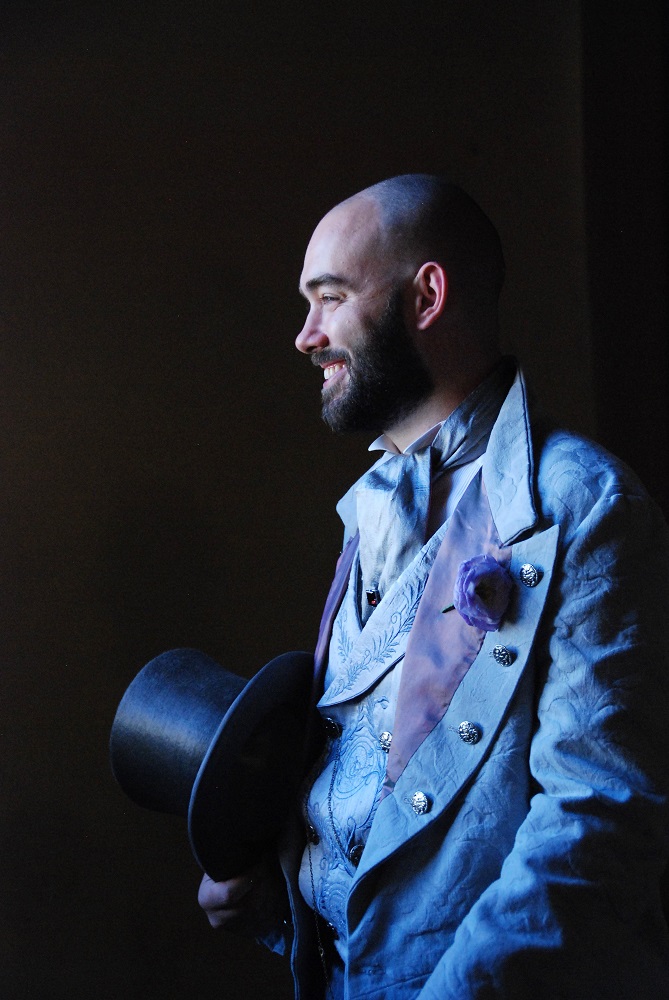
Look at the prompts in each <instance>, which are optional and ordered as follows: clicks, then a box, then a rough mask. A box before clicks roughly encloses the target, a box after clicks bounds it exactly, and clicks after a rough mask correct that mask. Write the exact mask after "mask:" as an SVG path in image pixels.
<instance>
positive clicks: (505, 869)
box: [419, 488, 669, 1000]
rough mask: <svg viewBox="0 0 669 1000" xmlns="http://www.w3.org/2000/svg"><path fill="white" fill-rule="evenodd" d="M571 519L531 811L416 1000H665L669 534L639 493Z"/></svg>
mask: <svg viewBox="0 0 669 1000" xmlns="http://www.w3.org/2000/svg"><path fill="white" fill-rule="evenodd" d="M563 514H564V520H563V524H564V531H563V539H562V546H563V548H562V552H563V558H562V563H561V569H560V571H559V572H558V574H557V577H556V579H555V580H554V585H555V589H554V593H553V596H552V598H549V604H548V606H547V609H546V612H547V613H546V618H545V620H544V626H543V628H542V633H541V634H542V635H543V638H541V637H539V638H538V639H537V648H536V651H535V663H536V668H537V676H538V685H539V693H538V702H537V723H536V732H535V735H534V738H533V740H532V745H531V753H530V770H531V773H532V778H533V782H534V787H533V791H534V794H533V796H532V799H531V804H530V809H529V812H528V814H527V817H526V819H525V821H524V822H523V823H522V825H521V826H520V828H519V830H518V833H517V836H516V839H515V843H514V846H513V849H512V851H511V852H510V853H509V855H508V856H507V857H506V859H505V861H504V864H503V866H502V869H501V873H500V876H499V878H498V879H497V880H496V881H495V882H493V883H492V884H491V885H490V886H489V887H488V888H487V889H486V890H485V891H484V892H483V893H482V895H481V896H480V897H479V899H478V900H477V902H476V903H475V904H474V906H473V907H472V908H471V910H470V911H469V913H468V914H467V916H466V917H465V919H464V920H463V921H462V923H461V924H460V926H459V928H458V930H457V932H456V935H455V937H454V939H453V941H452V944H451V946H450V947H449V948H448V950H447V951H446V952H445V954H444V955H443V956H442V957H441V959H440V961H439V963H438V964H437V966H436V968H435V969H434V971H433V973H432V975H431V976H430V978H429V979H428V981H427V983H426V984H425V986H424V987H423V989H422V991H421V992H420V994H419V997H420V1000H436V998H440V1000H445V998H453V1000H455V998H457V1000H492V998H502V997H503V998H510V1000H511V998H512V1000H521V998H525V997H528V998H529V997H540V998H541V1000H553V998H554V1000H558V998H560V1000H565V998H574V1000H576V998H582V997H587V998H588V1000H594V998H600V997H601V998H604V997H606V998H607V1000H613V998H621V1000H622V998H629V997H631V996H635V997H636V998H644V1000H645V998H650V997H653V998H655V997H657V996H669V965H668V959H667V928H666V924H665V923H664V920H663V918H662V915H661V906H660V899H659V883H660V877H661V874H662V872H663V870H664V867H665V865H666V858H667V829H668V820H667V790H668V780H667V771H668V767H669V663H668V658H667V648H668V644H669V638H668V637H667V634H666V632H667V629H666V623H667V612H668V610H669V601H668V590H667V574H668V571H669V546H668V544H667V532H666V525H665V524H664V521H663V519H662V518H661V516H660V515H659V513H658V512H657V511H656V510H655V508H654V506H653V505H652V504H651V503H650V502H649V501H648V499H647V498H646V497H645V495H644V494H643V493H642V491H641V490H640V489H639V490H638V491H637V490H635V489H634V488H633V489H632V490H631V491H630V490H629V489H628V490H626V491H625V492H624V493H623V492H621V491H619V490H618V489H617V488H608V489H607V490H605V491H604V492H603V494H602V495H601V496H600V497H599V498H598V499H593V500H592V501H591V503H590V505H589V507H588V509H587V510H586V511H585V512H584V513H583V512H581V513H580V514H577V515H576V516H575V517H574V516H573V511H570V510H569V509H568V498H567V501H565V509H564V511H563Z"/></svg>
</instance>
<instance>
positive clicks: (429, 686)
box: [384, 472, 511, 794]
mask: <svg viewBox="0 0 669 1000" xmlns="http://www.w3.org/2000/svg"><path fill="white" fill-rule="evenodd" d="M476 555H490V556H492V557H493V558H494V559H496V560H497V561H498V562H499V563H501V564H502V565H507V564H508V562H509V560H510V557H511V552H510V549H509V548H508V547H503V546H502V545H501V542H500V539H499V535H498V534H497V529H496V527H495V523H494V521H493V519H492V516H491V513H490V507H489V506H488V500H487V497H486V491H485V487H484V485H483V480H482V477H481V473H480V472H479V473H478V474H477V475H476V476H475V477H474V479H473V480H472V482H471V483H470V484H469V486H468V488H467V490H466V491H465V494H464V496H463V497H462V499H461V501H460V503H459V504H458V506H457V508H456V510H455V511H454V512H453V514H452V516H451V519H450V521H449V524H448V529H447V531H446V535H445V538H444V541H443V542H442V544H441V547H440V549H439V552H438V554H437V557H436V559H435V562H434V565H433V566H432V570H431V572H430V576H429V579H428V581H427V584H426V587H425V591H424V593H423V596H422V598H421V602H420V605H419V607H418V612H417V614H416V619H415V623H414V627H413V628H412V630H411V635H410V636H409V641H408V643H407V649H406V654H405V657H404V666H403V668H402V681H401V684H400V689H399V695H398V700H397V710H396V714H395V726H394V732H393V742H392V746H391V748H390V752H389V754H388V767H387V775H386V782H385V785H384V794H387V793H388V792H389V791H391V790H392V788H393V786H394V784H395V782H396V781H397V779H398V778H399V776H400V774H401V773H402V771H403V770H404V767H405V766H406V763H407V761H408V760H409V758H410V757H411V755H412V754H413V753H414V752H415V750H416V749H417V748H418V747H419V746H420V744H421V743H422V742H423V740H424V739H425V737H426V736H427V735H428V733H430V732H431V731H432V730H433V729H434V727H435V726H436V725H437V723H438V722H439V720H440V719H441V718H442V717H443V715H444V713H445V712H446V709H447V708H448V706H449V704H450V702H451V699H452V697H453V694H454V692H455V690H456V688H457V687H458V685H459V684H460V682H461V680H462V678H463V677H464V675H465V674H466V672H467V671H468V670H469V667H470V666H471V664H472V663H473V661H474V659H475V658H476V656H477V655H478V652H479V650H480V648H481V644H482V643H483V640H484V638H485V632H484V631H483V630H482V629H479V628H476V627H474V626H472V625H468V624H467V622H466V621H465V620H464V618H462V616H461V615H460V614H458V612H457V611H455V610H451V611H448V612H446V613H444V611H443V609H444V608H445V607H446V606H448V605H450V604H452V600H453V590H454V588H455V581H456V577H457V575H458V570H459V567H460V564H461V563H462V562H464V561H465V560H466V559H469V558H471V557H472V556H476Z"/></svg>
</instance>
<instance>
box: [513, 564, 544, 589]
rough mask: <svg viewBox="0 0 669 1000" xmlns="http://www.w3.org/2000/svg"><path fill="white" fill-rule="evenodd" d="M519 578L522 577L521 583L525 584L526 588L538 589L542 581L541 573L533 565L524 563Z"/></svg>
mask: <svg viewBox="0 0 669 1000" xmlns="http://www.w3.org/2000/svg"><path fill="white" fill-rule="evenodd" d="M518 576H519V577H520V582H521V583H524V584H525V586H526V587H536V585H537V584H538V583H539V580H540V579H541V573H540V572H539V570H538V569H537V567H536V566H533V565H532V563H524V564H523V565H522V566H521V567H520V570H519V572H518Z"/></svg>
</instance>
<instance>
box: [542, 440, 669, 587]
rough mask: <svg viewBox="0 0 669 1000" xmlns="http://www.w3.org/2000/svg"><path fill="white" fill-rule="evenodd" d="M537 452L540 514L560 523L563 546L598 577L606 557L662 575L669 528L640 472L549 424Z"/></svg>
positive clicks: (668, 549)
mask: <svg viewBox="0 0 669 1000" xmlns="http://www.w3.org/2000/svg"><path fill="white" fill-rule="evenodd" d="M534 449H535V450H534V454H535V497H536V501H537V507H538V512H539V516H540V519H541V521H542V522H543V523H544V524H547V523H548V524H556V523H557V524H559V525H560V534H561V541H562V545H563V546H564V547H566V548H570V547H573V548H574V550H575V551H578V552H580V553H581V556H582V557H587V559H586V561H587V563H588V564H589V565H590V568H591V569H592V570H593V572H594V573H595V574H596V573H599V574H601V573H602V572H603V564H602V563H601V559H602V558H604V556H606V559H607V561H608V560H614V561H617V560H621V559H622V560H623V562H627V564H628V568H629V569H630V570H632V567H633V566H636V572H638V570H639V568H640V567H641V566H642V565H644V566H645V567H646V568H647V570H648V571H650V567H653V568H654V573H653V575H657V574H658V573H659V572H660V566H659V565H658V564H659V563H660V562H663V563H664V561H666V560H667V559H669V529H668V528H667V524H666V522H665V520H664V517H663V515H662V512H661V511H660V509H659V507H658V506H657V505H656V504H655V503H654V501H653V500H652V499H651V498H650V496H649V495H648V493H647V492H646V490H645V488H644V486H643V485H642V483H641V482H640V480H639V479H638V477H637V476H636V475H635V473H634V472H633V471H632V470H631V469H630V468H629V467H628V466H627V465H626V464H625V463H624V462H622V461H621V460H620V459H618V458H616V457H615V456H614V455H612V454H611V453H610V452H608V451H607V450H606V449H605V448H602V447H601V446H600V445H598V444H596V443H595V442H594V441H590V440H589V439H588V438H585V437H582V436H579V435H577V434H573V433H570V432H569V431H565V430H560V429H556V428H553V427H551V426H548V425H545V424H544V425H539V427H538V428H537V431H536V436H535V439H534ZM598 556H599V558H598ZM598 563H599V565H598ZM634 572H635V571H634V570H632V575H634ZM662 573H663V570H662ZM663 589H664V588H663Z"/></svg>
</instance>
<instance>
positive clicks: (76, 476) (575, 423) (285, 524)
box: [0, 0, 667, 1000]
mask: <svg viewBox="0 0 669 1000" xmlns="http://www.w3.org/2000/svg"><path fill="white" fill-rule="evenodd" d="M222 6H223V5H220V4H213V3H210V4H209V3H199V4H198V3H194V4H189V5H186V4H180V3H177V2H176V0H172V2H168V3H161V4H159V3H147V4H144V5H137V4H132V5H131V4H126V3H116V4H113V5H112V7H111V9H109V8H107V10H106V12H103V13H99V12H95V11H94V9H93V7H92V5H91V7H90V8H89V7H87V6H86V5H85V4H84V5H79V6H78V7H76V8H75V9H73V10H68V9H66V8H64V7H63V6H62V5H60V6H59V7H58V8H57V9H54V10H51V9H50V10H46V9H42V6H41V5H40V6H38V5H36V4H31V3H25V4H22V5H20V6H17V7H16V9H13V7H12V5H10V7H9V9H8V13H7V15H6V30H5V31H4V32H3V36H4V37H3V41H2V49H3V55H4V63H5V73H4V75H3V84H2V88H3V104H4V112H3V115H2V119H1V121H0V130H1V132H0V138H1V141H2V146H3V154H2V164H3V165H2V171H3V192H4V193H3V199H4V205H3V213H2V214H3V220H4V221H3V229H4V236H3V241H2V244H1V246H0V269H1V270H0V278H1V281H2V286H1V292H0V296H1V297H0V328H1V334H2V371H3V379H4V382H3V391H2V394H1V396H2V398H1V399H0V407H1V408H2V416H3V427H4V441H3V448H2V477H3V486H2V499H1V500H0V505H1V511H0V513H1V515H2V524H3V541H4V544H3V546H2V553H3V559H4V563H5V565H4V567H3V569H4V572H3V576H2V581H3V583H2V598H1V600H0V607H1V614H2V619H3V633H2V634H3V645H2V653H1V658H2V719H1V721H0V738H1V740H2V835H3V844H2V851H0V876H1V879H2V885H3V892H2V903H1V904H0V907H1V909H0V921H1V926H0V940H1V941H2V943H1V944H0V949H1V954H2V968H1V969H0V979H1V980H2V981H3V983H5V984H6V985H5V989H6V995H7V996H8V997H10V998H16V1000H24V998H26V1000H28V998H42V997H47V996H48V997H50V998H61V997H62V998H65V997H67V998H78V997H81V998H87V997H95V998H101V1000H135V998H136V1000H140V998H142V1000H152V998H156V1000H158V998H160V1000H180V998H187V997H188V998H190V997H197V998H198V1000H208V998H212V1000H214V998H217V1000H218V998H221V997H225V998H226V1000H237V998H239V1000H242V998H243V1000H247V998H248V997H250V996H255V995H262V996H264V997H268V998H273V997H276V998H283V997H288V996H290V984H289V979H288V975H287V973H286V970H285V969H284V966H283V964H282V963H281V962H280V961H279V960H278V959H275V958H274V957H273V956H271V955H268V954H265V953H264V952H262V951H261V950H260V949H258V948H257V947H256V946H255V945H254V944H253V943H250V942H245V941H242V940H239V939H234V938H230V937H222V936H219V935H216V934H214V933H213V932H211V931H210V930H209V928H208V925H207V924H206V921H205V920H204V917H203V916H202V914H201V913H200V911H199V909H198V907H197V904H196V901H195V894H196V889H197V884H198V881H199V873H198V871H197V869H196V866H195V864H194V862H193V861H192V859H191V857H190V854H189V851H188V848H187V842H186V835H185V824H184V823H183V821H180V820H177V819H172V818H170V817H165V816H159V815H154V814H152V813H149V812H144V811H141V810H139V809H137V808H136V807H134V806H132V805H131V804H130V803H129V802H127V801H126V800H125V799H124V797H123V795H122V794H121V792H120V791H119V790H118V789H117V788H116V786H115V784H114V782H113V780H112V779H111V777H110V775H109V769H108V762H107V739H108V732H109V727H110V725H111V721H112V718H113V715H114V711H115V708H116V705H117V704H118V701H119V699H120V697H121V695H122V693H123V691H124V689H125V687H126V686H127V684H128V683H129V681H130V680H131V678H132V677H133V676H134V674H135V673H136V671H137V670H138V669H139V668H140V667H141V666H142V665H143V663H145V662H146V661H147V660H148V659H149V658H150V657H151V656H153V655H155V654H157V653H158V652H161V651H162V650H164V649H167V648H170V647H172V646H176V645H190V646H196V647H199V648H202V649H204V650H205V651H206V652H208V653H209V654H210V655H213V656H215V657H218V658H219V659H220V660H221V661H222V662H224V663H225V664H226V665H227V666H229V667H231V668H233V669H236V670H238V671H239V672H240V673H244V674H247V675H250V674H251V673H253V672H254V671H255V670H256V669H258V667H259V666H260V665H262V664H263V663H264V662H266V661H267V660H268V659H270V658H271V657H272V656H274V655H276V654H278V653H280V652H283V651H284V650H287V649H291V648H306V649H308V648H311V647H312V646H313V642H314V638H315V634H316V630H317V625H318V619H319V615H320V608H321V604H322V601H323V598H324V596H325V593H326V591H327V586H328V582H329V576H330V572H331V568H332V566H333V563H334V559H335V558H336V555H337V552H338V547H339V539H340V530H339V524H338V521H337V518H336V515H335V514H334V510H333V507H334V503H335V501H336V499H337V498H338V497H339V496H340V495H341V493H342V492H343V491H344V490H345V489H346V488H347V487H348V485H349V484H350V482H351V481H352V479H353V477H354V476H356V475H357V474H358V473H359V472H360V471H362V469H363V468H364V467H365V465H366V464H367V454H366V450H365V447H366V442H365V441H364V440H362V439H357V438H354V439H347V440H340V439H336V438H334V437H332V436H331V435H330V433H329V432H328V431H327V430H326V429H325V428H324V427H323V426H322V424H321V423H320V420H319V417H318V397H319V391H320V380H319V377H318V375H317V373H315V372H314V371H313V370H312V368H311V366H310V365H309V363H308V362H307V361H306V360H305V359H304V358H302V357H299V356H298V355H297V354H296V352H295V351H294V349H293V346H292V341H293V338H294V336H295V334H296V333H297V332H298V330H299V328H300V326H301V323H302V318H303V306H302V304H301V302H300V300H299V298H298V296H297V292H296V288H297V280H298V275H299V272H300V268H301V262H302V255H303V252H304V248H305V246H306V242H307V240H308V237H309V235H310V232H311V230H312V229H313V227H314V225H315V223H316V222H317V221H318V219H319V218H320V216H321V215H322V214H323V213H324V212H325V211H326V210H327V209H328V208H329V207H331V205H332V204H334V203H335V202H337V201H338V200H340V199H341V198H343V197H345V196H347V195H349V194H351V193H352V192H354V191H356V190H359V189H360V188H362V187H364V186H366V185H367V184H370V183H373V182H374V181H376V180H379V179H381V178H382V177H385V176H390V175H392V174H396V173H401V172H405V171H413V170H419V171H428V172H437V171H438V172H446V173H449V174H451V176H452V177H453V178H454V179H455V180H456V181H458V182H460V183H462V184H463V186H464V187H465V188H466V189H467V190H468V191H470V193H471V194H472V195H473V196H474V197H475V198H477V200H479V201H480V203H481V205H482V206H483V207H484V209H486V210H487V211H488V212H489V214H490V215H491V216H492V218H493V219H494V220H495V222H496V224H497V226H498V228H499V230H500V234H501V237H502V241H503V244H504V247H505V252H506V257H507V264H508V282H507V288H506V292H505V295H504V301H503V326H504V339H505V344H506V346H507V348H508V349H510V350H513V351H515V352H517V353H518V354H519V355H520V356H521V357H522V359H523V360H524V362H525V364H526V367H527V368H528V369H529V371H530V375H531V376H532V381H533V383H534V385H535V388H536V392H537V395H538V397H539V399H540V401H541V403H542V405H543V406H545V408H547V409H548V410H549V411H552V412H553V413H554V414H555V415H556V416H557V417H558V418H559V419H560V420H562V421H564V422H567V423H568V424H570V425H571V426H572V427H575V428H576V429H579V430H584V431H585V432H587V433H589V434H591V435H595V436H600V438H602V439H603V440H605V442H606V443H607V444H608V445H609V446H611V447H612V448H614V450H618V451H622V453H623V457H625V458H626V459H627V460H628V461H630V462H631V463H632V464H633V465H635V467H636V468H637V469H638V471H639V472H640V473H641V474H642V475H643V476H644V478H646V479H647V480H648V481H649V482H650V483H651V485H652V488H653V490H654V492H655V493H656V494H657V495H658V496H662V495H663V491H664V490H665V489H666V481H667V479H666V476H667V468H666V459H665V457H664V456H665V455H666V451H663V450H662V448H663V444H662V442H665V443H666V385H667V383H666V339H665V327H664V319H665V317H666V312H665V310H666V299H665V296H664V287H663V284H662V282H663V280H664V272H663V253H664V238H665V231H664V230H663V222H662V219H663V216H662V198H663V192H662V190H661V187H660V184H659V182H658V178H659V177H660V176H661V167H662V156H663V151H662V147H661V129H662V110H661V101H659V98H658V102H657V103H656V104H653V100H655V97H657V95H660V96H661V94H662V49H661V40H662V33H661V18H660V5H659V4H654V3H649V4H648V5H647V8H648V9H647V11H646V12H645V13H646V16H645V17H639V18H638V19H637V20H635V21H634V23H633V24H629V25H628V24H622V23H619V22H617V21H615V19H614V22H613V24H612V26H610V27H609V29H608V34H607V35H606V40H607V44H609V45H612V46H613V48H614V49H615V50H616V51H617V53H618V65H620V64H622V68H623V69H629V73H630V81H631V80H632V79H639V80H640V82H639V83H638V84H637V85H636V86H637V89H636V90H635V89H634V86H632V84H631V83H630V86H629V88H628V92H627V96H626V103H625V105H624V107H621V108H620V117H619V118H618V119H617V120H616V121H615V122H613V121H611V120H610V118H609V117H607V116H606V115H602V109H603V106H604V105H605V104H607V106H608V103H607V102H608V101H609V98H610V94H611V88H613V89H614V92H615V88H616V87H617V86H619V84H618V83H617V76H616V74H615V73H614V70H613V67H612V65H611V63H610V62H609V61H608V60H606V59H605V58H604V56H603V54H602V50H601V49H600V48H598V45H599V44H603V40H602V41H601V42H600V39H602V37H603V36H602V35H601V25H600V24H599V21H598V18H597V14H596V10H595V8H594V6H591V5H586V7H585V11H584V16H583V18H582V17H581V13H582V12H581V9H580V4H579V3H578V2H576V0H567V2H565V3H563V4H561V5H560V6H559V9H558V8H557V7H554V6H550V5H539V6H538V7H537V8H532V9H530V10H527V11H523V12H522V13H521V12H519V11H517V10H514V9H513V8H512V7H511V6H506V5H489V4H486V3H484V2H483V0H474V2H471V0H470V2H464V0H458V2H453V0H447V2H445V3H439V4H437V3H434V4H429V3H428V4H427V5H425V4H423V5H421V6H420V8H415V7H413V6H412V5H406V4H400V3H395V2H393V0H391V2H390V3H385V4H383V5H382V4H380V3H373V4H370V5H360V6H358V5H355V4H353V3H348V2H344V3H343V4H338V5H337V6H336V7H334V6H333V7H326V8H321V9H320V10H319V11H318V12H317V11H316V10H315V8H313V7H312V6H306V5H305V6H304V7H303V8H302V7H300V6H299V5H296V6H294V7H293V8H291V13H290V14H288V13H287V12H286V9H285V8H280V7H279V6H278V5H277V6H275V5H272V4H269V3H262V2H261V3H260V5H259V6H257V7H256V8H255V9H254V11H253V12H251V11H250V10H248V9H247V8H246V6H243V5H241V4H236V3H230V4H227V5H225V7H224V10H221V9H220V8H221V7H222ZM641 6H642V7H643V4H642V5H641ZM621 33H622V35H624V37H625V39H626V42H625V44H624V45H622V44H621V42H620V38H621ZM630 40H631V41H630ZM632 42H633V44H632ZM584 53H585V62H583V54H584ZM630 60H631V61H632V63H633V65H631V64H630ZM642 65H643V71H644V72H642ZM644 73H645V76H644ZM584 82H585V85H586V86H585V91H584V90H583V85H584ZM584 94H585V99H584ZM649 95H653V98H652V99H651V97H650V96H649ZM640 106H643V107H646V108H649V107H651V106H652V108H653V109H654V110H653V111H652V113H651V112H649V113H648V114H649V117H648V118H647V123H648V124H647V128H645V129H643V130H637V131H635V132H634V133H633V134H632V136H631V138H630V140H629V142H627V141H626V138H625V136H626V134H629V133H626V132H625V121H626V120H629V121H637V120H638V114H639V107H640ZM614 136H615V140H616V147H615V148H616V149H622V150H624V153H625V155H624V156H623V157H622V158H621V157H620V156H618V157H616V158H615V159H614V160H611V159H609V158H607V155H606V151H607V149H608V148H609V140H612V138H613V137H614ZM632 178H634V181H635V183H636V184H637V185H638V186H639V187H640V188H642V189H643V192H644V194H643V198H642V199H640V200H639V201H638V202H637V208H636V210H635V211H634V210H633V207H632V206H628V208H627V212H628V215H627V218H628V219H632V218H633V219H634V220H635V225H634V226H633V227H632V229H629V228H628V230H627V238H626V241H625V247H626V251H627V252H628V253H629V257H630V259H635V260H637V261H638V260H639V259H641V258H643V261H644V265H643V268H638V273H639V280H641V277H643V286H642V287H643V294H644V314H643V332H644V350H643V353H639V352H638V350H637V346H638V343H639V341H638V337H639V334H640V331H638V330H636V329H635V325H634V317H635V309H634V302H635V299H637V298H638V288H639V286H637V287H636V288H635V287H634V286H633V285H632V286H630V284H629V282H628V283H624V282H622V281H619V282H617V283H616V291H615V308H611V305H610V302H609V304H608V305H607V306H606V307H605V303H606V302H607V301H608V300H607V296H606V277H605V275H606V274H607V273H608V274H610V273H611V272H610V267H607V262H608V264H609V265H611V264H612V263H613V262H614V261H619V260H620V254H619V247H618V245H617V242H616V239H615V232H616V231H617V230H613V231H610V220H611V205H612V204H617V203H618V202H619V201H620V192H626V191H628V190H629V186H630V181H631V179H632ZM651 178H652V184H653V187H652V190H651V189H650V188H649V184H650V183H651ZM607 192H608V196H607ZM644 220H645V221H644ZM635 273H636V272H635ZM648 289H652V292H653V294H652V296H651V300H650V301H649V298H648V294H647V292H648ZM607 309H609V313H610V314H611V315H608V314H607V311H606V310H607ZM623 316H625V317H627V321H626V322H624V323H623V322H622V319H621V317H623ZM604 327H606V330H607V331H609V330H610V333H607V334H606V336H605V335H604V333H603V332H602V331H603V330H604ZM630 327H631V328H632V331H631V332H630ZM630 343H631V348H630ZM630 349H631V351H632V353H633V355H634V363H633V366H632V367H633V368H634V372H635V375H634V378H633V380H632V381H631V383H630V386H629V390H628V389H627V388H626V386H627V383H626V374H627V371H628V362H629V357H630ZM614 379H615V383H616V391H615V392H613V391H612V385H611V383H612V382H613V381H614ZM621 385H622V386H623V390H622V391H620V386H621ZM622 425H624V427H625V428H626V431H625V434H624V435H623V434H619V433H618V428H619V427H620V426H622ZM639 439H641V440H643V441H644V442H646V441H648V440H649V439H650V440H651V441H653V442H654V443H655V444H654V447H650V448H648V447H646V446H645V445H644V447H643V448H640V447H639V446H638V444H637V442H638V440H639ZM618 441H620V446H619V445H618ZM651 481H652V482H651Z"/></svg>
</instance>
